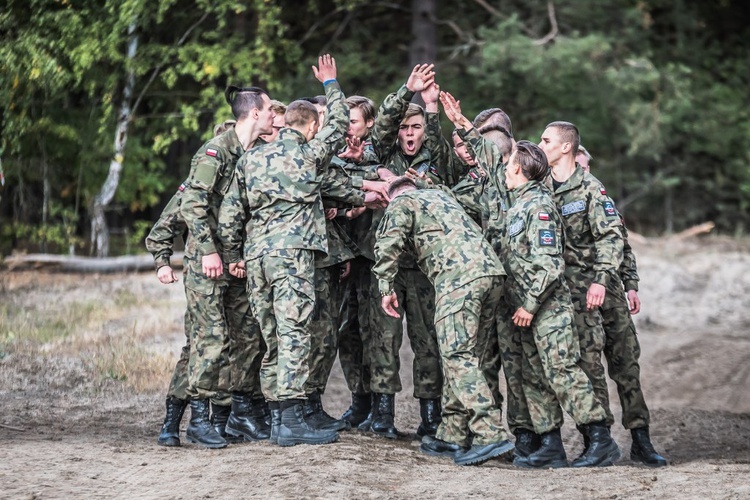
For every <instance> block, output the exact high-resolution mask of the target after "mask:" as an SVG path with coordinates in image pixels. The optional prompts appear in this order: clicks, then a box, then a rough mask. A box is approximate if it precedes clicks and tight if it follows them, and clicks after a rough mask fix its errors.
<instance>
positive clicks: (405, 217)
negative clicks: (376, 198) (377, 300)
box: [372, 189, 505, 302]
mask: <svg viewBox="0 0 750 500" xmlns="http://www.w3.org/2000/svg"><path fill="white" fill-rule="evenodd" d="M404 251H408V252H409V253H412V254H414V255H416V257H417V261H418V264H419V268H420V269H421V270H422V272H424V273H425V274H426V275H427V277H428V278H429V280H430V282H431V283H432V284H433V286H434V287H435V301H436V302H439V301H440V298H441V297H443V296H444V295H445V294H447V293H449V292H451V291H454V290H456V289H457V288H459V287H461V286H463V285H466V284H467V283H470V282H471V281H474V280H476V279H478V278H482V277H485V276H503V275H505V272H504V270H503V268H502V265H501V264H500V261H499V259H498V258H497V256H496V255H495V253H494V252H493V251H492V248H491V247H490V245H489V244H488V243H487V242H486V241H485V240H484V238H483V237H482V232H481V230H480V228H479V226H477V225H476V224H475V223H474V221H472V220H471V218H469V216H468V215H466V212H464V211H463V210H462V209H461V206H460V205H459V204H458V202H457V201H456V200H455V198H453V197H452V196H451V195H450V194H448V193H446V192H444V191H443V190H441V189H422V190H417V191H410V192H406V193H402V194H400V195H399V196H397V197H396V198H395V199H393V200H391V203H390V204H389V205H388V208H387V209H386V211H385V216H384V217H383V220H382V222H381V223H380V226H379V227H378V232H377V242H376V243H375V255H376V257H377V262H376V263H375V266H374V267H373V268H372V272H373V274H374V275H375V277H376V279H377V280H378V288H379V289H380V293H381V294H385V293H387V292H390V291H392V290H393V282H394V280H395V278H396V274H397V272H398V265H397V264H398V258H399V256H400V255H401V254H402V253H403V252H404Z"/></svg>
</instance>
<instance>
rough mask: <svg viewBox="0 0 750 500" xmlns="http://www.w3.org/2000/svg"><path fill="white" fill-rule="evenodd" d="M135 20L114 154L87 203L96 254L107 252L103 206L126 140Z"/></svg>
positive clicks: (117, 176)
mask: <svg viewBox="0 0 750 500" xmlns="http://www.w3.org/2000/svg"><path fill="white" fill-rule="evenodd" d="M135 28H136V24H135V21H134V22H133V23H131V24H130V26H129V27H128V54H127V65H128V66H129V69H128V75H127V78H126V80H125V88H124V89H123V92H122V101H121V102H120V112H119V113H118V115H117V131H116V133H115V144H114V156H113V158H112V161H111V162H110V163H109V173H108V174H107V179H106V180H105V181H104V184H103V185H102V188H101V190H100V191H99V192H98V193H97V195H96V196H95V197H94V203H93V205H92V207H91V252H92V253H94V252H96V256H97V257H106V256H107V255H109V228H108V227H107V219H106V217H105V215H104V210H105V209H106V208H107V206H108V205H109V204H110V203H111V202H112V199H113V198H114V197H115V192H116V191H117V185H118V184H119V183H120V173H121V172H122V163H123V161H124V160H125V144H126V143H127V141H128V123H129V122H130V115H131V114H132V110H131V108H130V102H131V100H132V98H133V88H134V87H135V73H134V72H133V69H132V60H133V58H134V57H135V51H136V49H137V48H138V36H137V35H136V34H135Z"/></svg>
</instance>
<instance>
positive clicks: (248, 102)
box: [224, 85, 268, 120]
mask: <svg viewBox="0 0 750 500" xmlns="http://www.w3.org/2000/svg"><path fill="white" fill-rule="evenodd" d="M263 94H265V95H268V92H266V91H265V90H263V89H262V88H260V87H237V86H235V85H230V86H228V87H227V88H226V90H225V91H224V98H225V99H226V100H227V103H228V104H229V105H230V106H231V107H232V114H233V115H234V117H235V118H236V119H238V120H242V119H244V118H246V117H247V115H248V113H250V111H252V110H253V109H263Z"/></svg>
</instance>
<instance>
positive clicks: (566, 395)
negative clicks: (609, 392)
mask: <svg viewBox="0 0 750 500" xmlns="http://www.w3.org/2000/svg"><path fill="white" fill-rule="evenodd" d="M514 195H515V198H516V201H515V203H514V205H513V206H512V207H511V208H510V210H509V211H508V214H507V218H506V224H505V226H504V228H503V234H502V236H503V239H502V245H501V246H502V248H503V254H502V257H503V264H504V265H505V268H506V271H507V272H508V276H509V277H508V280H507V282H506V286H507V289H508V294H509V296H510V297H511V305H512V310H516V309H518V308H519V307H523V309H525V310H526V311H527V312H530V313H532V314H534V318H533V319H532V322H531V327H529V328H519V327H515V328H516V329H517V330H519V331H520V337H521V345H522V347H523V355H524V358H523V369H522V373H523V389H524V395H525V397H526V402H527V404H528V408H529V413H530V416H531V420H532V422H533V425H534V431H535V432H536V433H537V434H543V433H546V432H549V431H551V430H553V429H557V428H560V427H561V426H562V423H563V417H562V412H561V411H560V406H562V407H563V409H564V410H565V411H566V412H567V413H568V414H570V415H571V416H572V417H573V420H574V421H575V422H576V424H579V425H582V424H587V423H591V422H596V421H601V420H604V418H605V416H606V414H605V412H604V409H603V407H602V406H601V405H600V404H599V402H598V401H597V399H596V397H595V396H594V392H593V386H592V385H591V382H590V381H589V379H588V378H587V376H586V374H585V373H584V372H583V370H581V368H580V367H579V366H578V365H577V363H578V361H579V360H580V349H579V346H578V337H577V336H576V334H575V332H574V329H573V308H572V305H571V301H570V291H569V289H568V287H567V284H566V283H565V280H564V271H565V263H564V258H563V249H564V243H563V240H564V237H563V224H562V221H561V219H560V216H559V214H558V213H557V209H556V206H555V204H554V202H553V200H552V197H551V193H550V192H549V191H548V190H547V189H546V188H544V187H543V186H542V185H540V184H539V183H538V182H536V181H529V182H527V183H526V184H524V185H522V186H520V187H518V188H516V189H515V190H514Z"/></svg>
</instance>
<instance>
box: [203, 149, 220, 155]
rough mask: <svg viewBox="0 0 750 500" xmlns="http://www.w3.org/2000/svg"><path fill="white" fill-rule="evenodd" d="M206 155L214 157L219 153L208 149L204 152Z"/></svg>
mask: <svg viewBox="0 0 750 500" xmlns="http://www.w3.org/2000/svg"><path fill="white" fill-rule="evenodd" d="M206 154H207V155H208V156H216V155H217V154H219V152H218V151H216V150H215V149H211V148H208V149H207V150H206Z"/></svg>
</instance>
